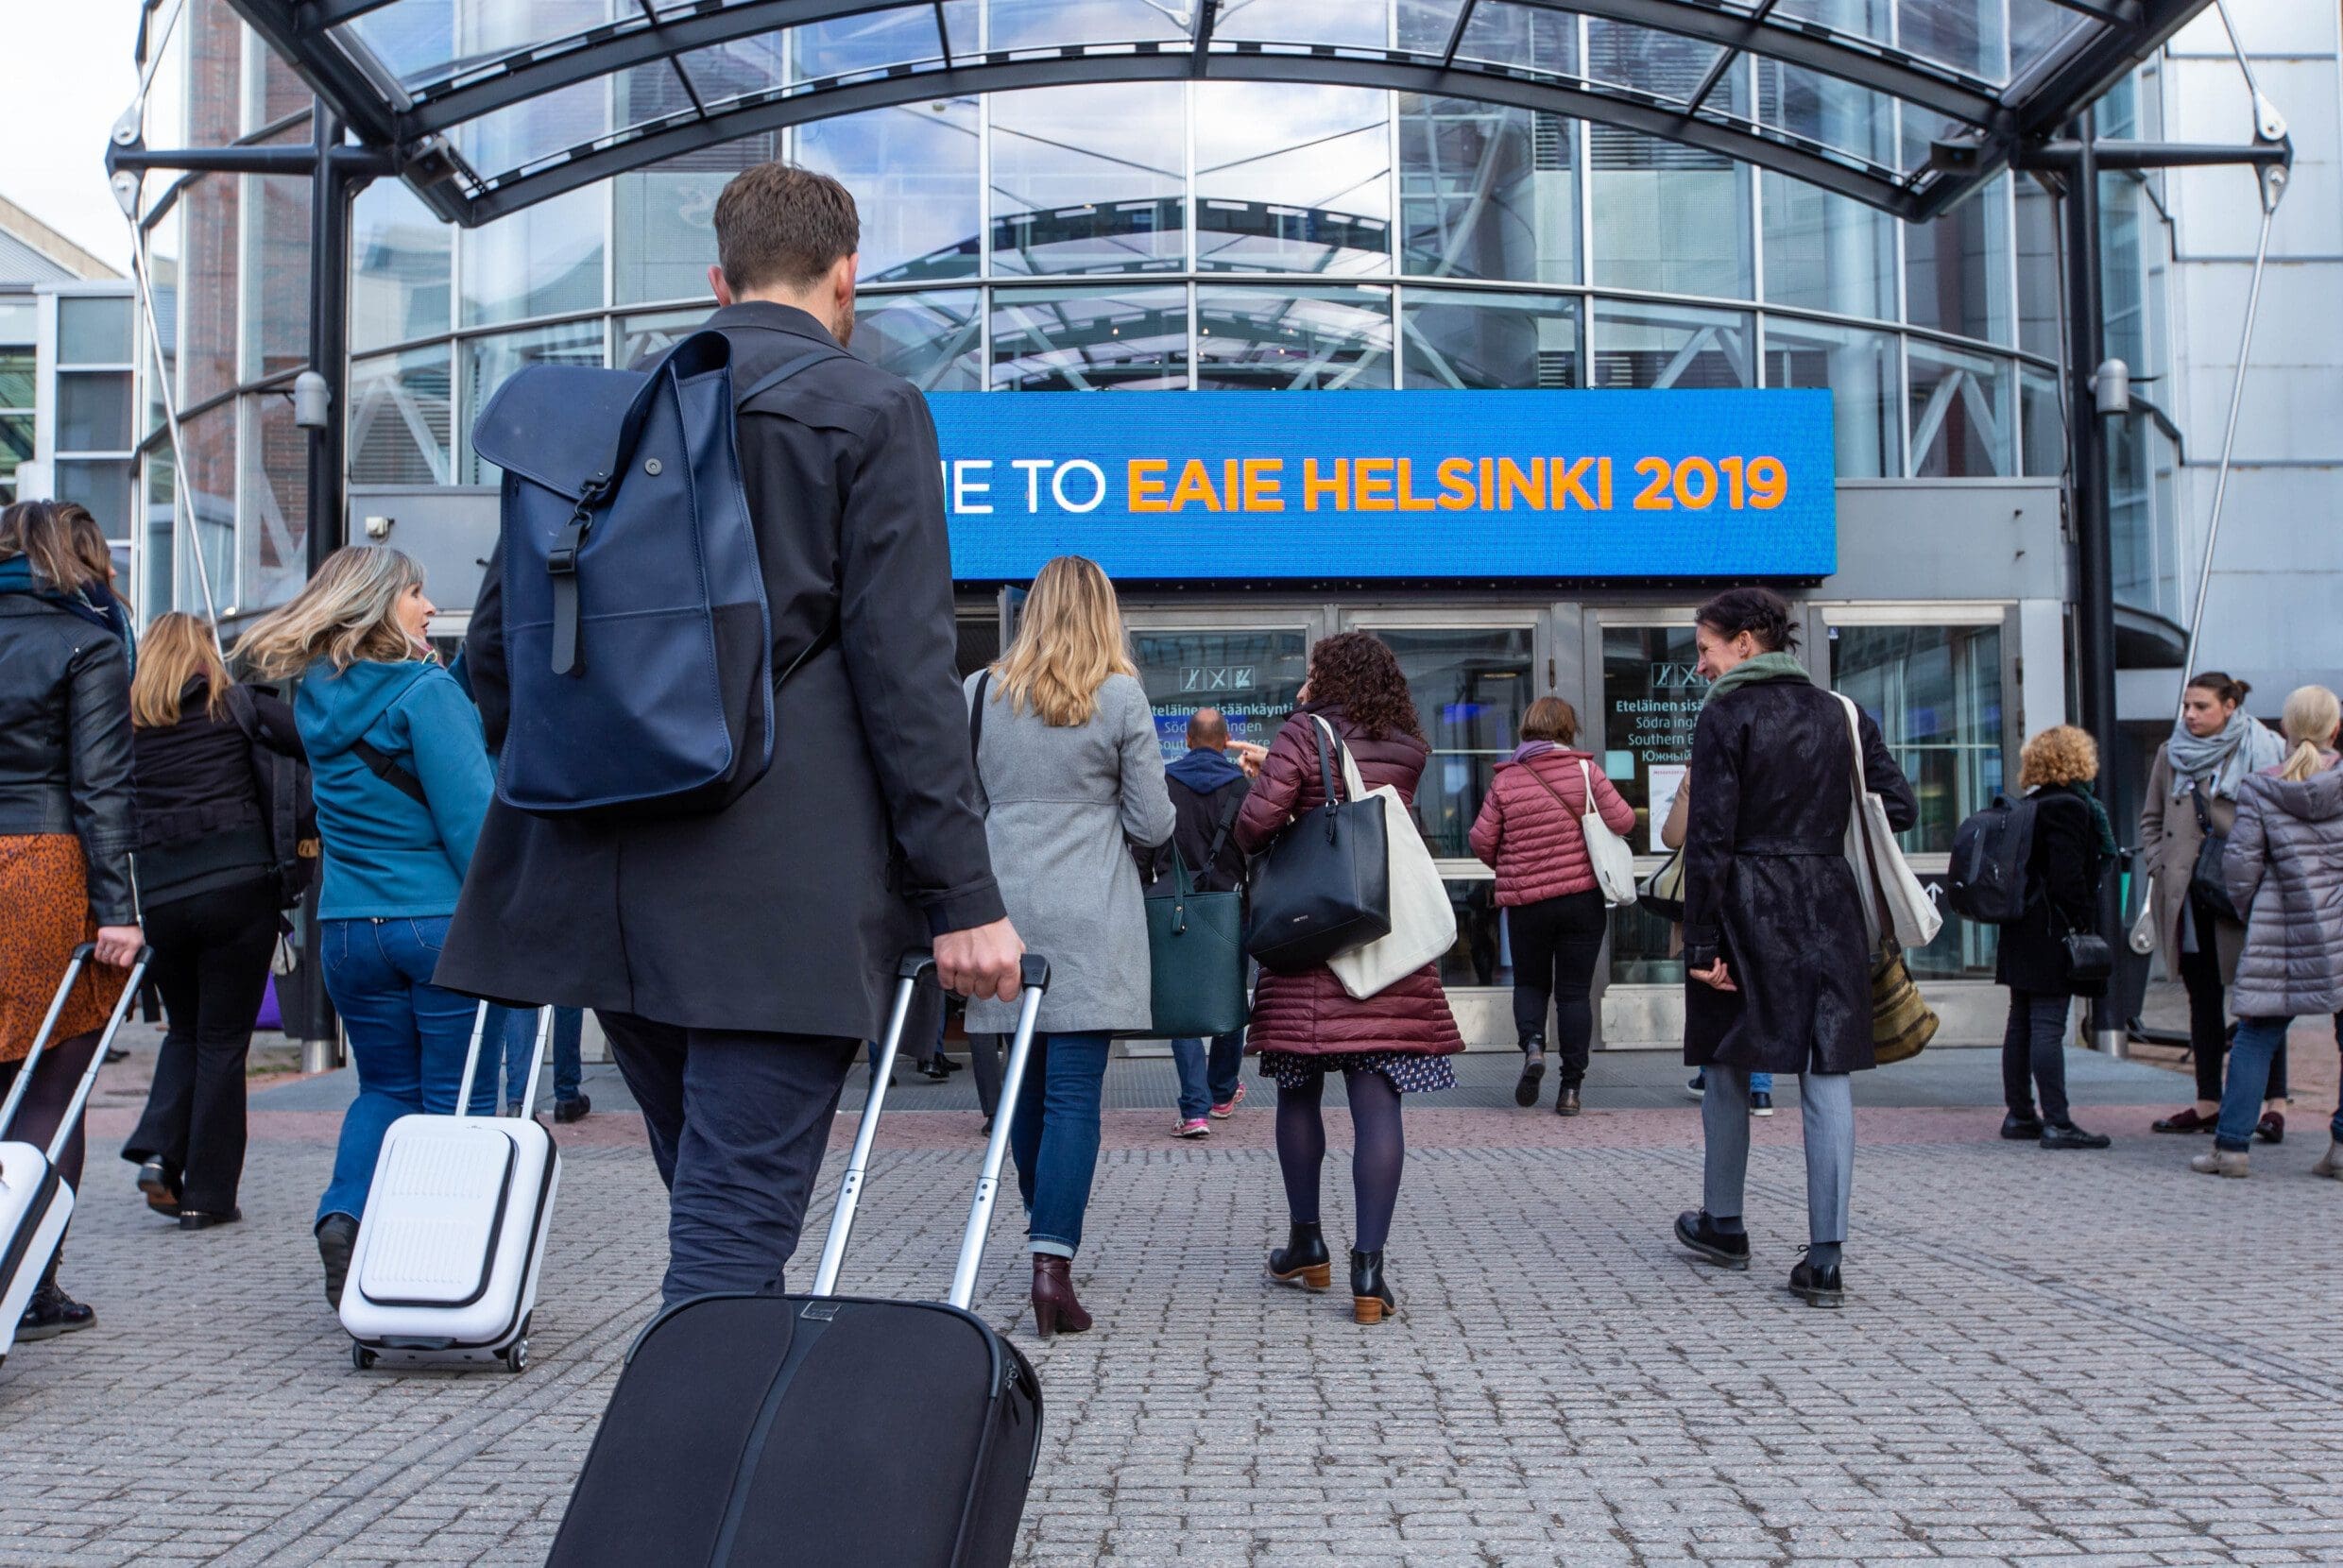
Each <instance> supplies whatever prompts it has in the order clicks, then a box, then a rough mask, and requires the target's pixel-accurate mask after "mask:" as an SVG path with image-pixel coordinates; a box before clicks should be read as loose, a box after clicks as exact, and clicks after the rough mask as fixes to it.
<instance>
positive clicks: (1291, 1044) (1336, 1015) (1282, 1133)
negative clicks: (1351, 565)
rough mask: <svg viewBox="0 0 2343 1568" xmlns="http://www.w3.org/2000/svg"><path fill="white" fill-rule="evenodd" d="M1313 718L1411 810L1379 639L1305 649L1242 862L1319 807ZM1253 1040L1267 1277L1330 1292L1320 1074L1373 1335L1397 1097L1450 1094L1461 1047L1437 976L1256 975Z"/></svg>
mask: <svg viewBox="0 0 2343 1568" xmlns="http://www.w3.org/2000/svg"><path fill="white" fill-rule="evenodd" d="M1322 719H1323V720H1325V723H1326V724H1328V725H1330V726H1331V727H1332V728H1333V730H1334V733H1335V736H1336V738H1337V739H1339V740H1340V741H1342V743H1343V746H1344V747H1345V748H1346V749H1347V750H1348V751H1349V752H1350V754H1351V757H1352V758H1353V759H1354V760H1356V761H1357V762H1358V764H1359V772H1360V776H1361V777H1362V778H1363V779H1364V780H1365V781H1366V785H1367V788H1369V789H1371V790H1373V789H1379V788H1381V787H1382V786H1383V785H1386V784H1388V785H1391V786H1392V787H1393V788H1394V789H1396V790H1397V791H1398V792H1399V793H1400V796H1401V798H1402V799H1404V800H1406V801H1407V802H1408V803H1409V804H1410V805H1411V806H1412V805H1413V804H1414V801H1415V786H1416V780H1417V779H1419V778H1421V777H1422V776H1423V774H1424V764H1425V763H1426V762H1427V761H1428V760H1430V758H1431V747H1430V746H1429V745H1428V744H1426V742H1425V740H1424V731H1423V727H1422V725H1421V724H1419V723H1418V721H1417V719H1416V713H1415V699H1414V698H1413V697H1412V696H1411V695H1410V694H1409V691H1408V681H1407V677H1406V676H1405V675H1403V674H1401V673H1400V671H1399V660H1398V659H1397V658H1396V657H1394V656H1393V654H1392V651H1391V649H1390V648H1389V647H1387V646H1385V645H1384V643H1383V642H1382V640H1381V639H1378V638H1377V637H1376V636H1374V635H1373V634H1372V633H1369V632H1344V633H1343V634H1341V635H1340V636H1338V637H1330V638H1327V639H1325V641H1323V642H1320V643H1319V644H1318V645H1317V646H1316V647H1315V648H1313V649H1311V650H1310V656H1309V679H1308V682H1307V683H1305V684H1304V686H1303V688H1302V706H1301V707H1297V708H1296V709H1294V711H1293V716H1292V717H1291V718H1290V719H1288V720H1287V721H1286V722H1285V724H1284V726H1283V727H1282V728H1280V729H1279V730H1278V731H1277V734H1276V736H1275V738H1274V740H1273V741H1271V742H1270V748H1269V756H1268V757H1267V758H1264V759H1263V760H1262V763H1261V776H1260V778H1259V779H1258V780H1257V782H1256V783H1255V784H1254V786H1253V793H1251V794H1249V795H1247V796H1246V797H1245V803H1244V810H1241V811H1240V812H1239V813H1238V814H1237V842H1238V843H1239V844H1242V845H1243V846H1244V848H1245V849H1246V850H1247V851H1248V852H1250V853H1258V852H1259V851H1261V850H1263V849H1266V848H1267V847H1268V846H1269V844H1270V841H1271V840H1273V839H1274V838H1276V837H1277V835H1278V834H1279V833H1281V832H1283V831H1285V829H1286V827H1287V825H1288V824H1289V823H1291V822H1292V821H1293V820H1294V819H1295V818H1297V817H1299V816H1302V815H1303V814H1305V813H1306V812H1308V811H1310V810H1313V809H1315V808H1317V807H1320V806H1323V805H1325V798H1326V796H1325V784H1324V783H1323V782H1322V776H1321V775H1320V773H1319V769H1318V758H1319V748H1320V746H1321V744H1322V743H1323V732H1322V731H1321V730H1320V729H1319V727H1318V721H1319V720H1322ZM1336 776H1337V777H1338V778H1339V777H1340V776H1341V770H1340V769H1339V768H1337V769H1336ZM1413 827H1414V824H1413V822H1412V821H1410V822H1398V823H1393V824H1392V825H1391V828H1392V830H1393V831H1394V832H1408V831H1411V830H1412V829H1413ZM1252 1039H1253V1043H1254V1044H1255V1045H1257V1046H1258V1047H1259V1048H1260V1051H1261V1072H1262V1074H1263V1076H1265V1077H1268V1078H1272V1079H1274V1080H1275V1081H1276V1083H1277V1168H1278V1170H1279V1171H1280V1172H1281V1173H1282V1174H1283V1175H1284V1177H1285V1184H1286V1208H1287V1210H1288V1214H1289V1218H1290V1219H1291V1221H1292V1231H1291V1235H1290V1236H1289V1237H1288V1238H1287V1241H1286V1244H1285V1245H1284V1246H1283V1247H1280V1248H1278V1249H1276V1250H1275V1251H1274V1252H1272V1253H1270V1254H1269V1274H1270V1278H1272V1279H1274V1280H1276V1281H1277V1282H1279V1283H1280V1284H1284V1285H1300V1286H1303V1287H1307V1288H1308V1289H1311V1290H1324V1289H1325V1288H1326V1287H1327V1286H1328V1285H1330V1284H1332V1283H1333V1260H1332V1258H1331V1257H1329V1256H1328V1254H1327V1253H1326V1242H1325V1234H1324V1232H1323V1231H1322V1229H1321V1227H1320V1222H1319V1212H1318V1168H1319V1167H1320V1166H1321V1165H1322V1164H1324V1163H1325V1155H1326V1130H1325V1120H1324V1118H1323V1117H1322V1116H1320V1114H1319V1102H1320V1099H1321V1098H1322V1097H1323V1096H1324V1094H1325V1079H1326V1074H1328V1073H1330V1072H1340V1073H1341V1074H1342V1075H1343V1094H1344V1096H1345V1097H1346V1098H1347V1099H1349V1101H1350V1119H1351V1133H1352V1138H1353V1148H1352V1150H1351V1185H1352V1190H1353V1193H1354V1195H1355V1207H1356V1211H1357V1212H1356V1214H1355V1215H1354V1216H1353V1219H1352V1223H1353V1224H1354V1226H1355V1227H1356V1236H1354V1238H1353V1240H1354V1245H1353V1246H1352V1248H1351V1254H1350V1293H1351V1310H1352V1314H1353V1316H1354V1317H1355V1318H1356V1319H1357V1321H1360V1322H1362V1323H1379V1322H1381V1321H1383V1320H1384V1319H1386V1318H1389V1317H1391V1316H1393V1315H1394V1314H1395V1313H1397V1311H1398V1310H1399V1298H1398V1296H1397V1294H1396V1293H1395V1292H1394V1290H1393V1289H1392V1287H1391V1282H1390V1281H1389V1279H1388V1278H1386V1277H1385V1273H1384V1269H1383V1243H1384V1241H1385V1240H1386V1239H1387V1238H1388V1237H1389V1236H1390V1235H1391V1222H1392V1213H1393V1211H1394V1209H1396V1208H1397V1207H1398V1204H1399V1176H1400V1172H1401V1170H1402V1168H1403V1167H1405V1166H1406V1164H1407V1157H1408V1145H1407V1137H1406V1134H1405V1133H1404V1131H1403V1130H1402V1128H1401V1126H1400V1116H1399V1097H1400V1096H1401V1095H1402V1094H1410V1093H1418V1092H1423V1091H1426V1090H1436V1089H1446V1088H1452V1087H1454V1086H1455V1083H1456V1074H1455V1072H1454V1071H1453V1070H1452V1069H1451V1068H1450V1067H1449V1065H1448V1063H1447V1061H1446V1060H1445V1059H1446V1058H1447V1057H1449V1056H1451V1055H1453V1054H1455V1053H1456V1052H1457V1051H1460V1050H1462V1049H1463V1048H1464V1041H1463V1039H1462V1036H1461V1035H1459V1034H1458V1033H1457V1028H1456V1020H1455V1018H1453V1017H1452V1016H1450V1015H1449V1013H1448V998H1447V995H1446V993H1445V992H1444V991H1442V990H1441V988H1440V975H1439V972H1438V970H1437V969H1435V968H1434V967H1433V966H1432V965H1431V964H1426V965H1425V966H1424V967H1423V968H1421V969H1418V970H1416V971H1415V972H1414V973H1413V974H1411V975H1409V976H1408V977H1407V978H1405V979H1404V980H1399V981H1398V982H1397V983H1396V984H1394V985H1392V986H1390V987H1388V988H1387V989H1385V990H1382V991H1378V992H1377V993H1376V994H1375V995H1374V996H1372V997H1365V998H1354V997H1352V996H1351V995H1350V993H1348V992H1347V991H1344V990H1343V982H1342V981H1341V980H1337V979H1336V978H1335V975H1334V971H1333V970H1332V969H1329V968H1328V967H1326V966H1325V964H1323V963H1321V964H1317V965H1315V966H1313V967H1311V968H1308V969H1303V970H1300V971H1297V972H1295V973H1291V974H1283V975H1279V974H1272V973H1270V972H1269V971H1268V970H1263V971H1262V972H1261V980H1260V985H1259V986H1258V988H1257V990H1256V991H1255V992H1254V997H1253V1033H1252Z"/></svg>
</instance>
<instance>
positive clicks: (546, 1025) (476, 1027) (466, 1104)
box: [455, 1001, 554, 1121]
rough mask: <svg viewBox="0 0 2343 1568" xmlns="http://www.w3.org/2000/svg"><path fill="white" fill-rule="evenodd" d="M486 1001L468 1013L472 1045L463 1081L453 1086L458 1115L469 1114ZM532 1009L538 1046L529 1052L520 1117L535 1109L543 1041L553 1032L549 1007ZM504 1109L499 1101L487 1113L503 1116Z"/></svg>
mask: <svg viewBox="0 0 2343 1568" xmlns="http://www.w3.org/2000/svg"><path fill="white" fill-rule="evenodd" d="M489 1005H490V1004H488V1003H487V1002H485V1001H484V1002H482V1003H481V1004H480V1007H479V1011H477V1012H475V1013H474V1014H472V1015H471V1048H470V1049H468V1050H467V1051H465V1052H464V1081H463V1082H461V1083H460V1084H458V1085H457V1086H456V1090H455V1114H456V1115H457V1116H470V1114H471V1110H470V1106H471V1080H472V1074H473V1072H474V1071H475V1070H476V1069H477V1068H478V1066H479V1064H480V1037H481V1035H483V1034H484V1033H486V1032H487V1027H488V1007H489ZM505 1011H507V1012H511V1011H513V1009H510V1008H507V1009H506V1010H505ZM533 1011H534V1012H535V1013H536V1014H537V1047H536V1048H535V1049H533V1050H531V1051H530V1052H529V1079H528V1084H527V1086H526V1087H525V1088H523V1089H522V1091H521V1119H522V1121H526V1120H528V1119H529V1117H530V1116H532V1115H533V1114H534V1113H535V1112H536V1110H537V1075H538V1072H539V1069H540V1068H541V1067H543V1066H544V1065H545V1043H546V1042H547V1041H548V1040H550V1039H552V1038H553V1033H554V1010H553V1009H552V1008H551V1007H540V1008H536V1009H534V1010H533ZM500 1055H501V1050H500ZM504 1109H505V1108H504V1107H503V1106H501V1105H500V1106H498V1107H497V1108H496V1109H495V1110H493V1111H491V1112H489V1113H488V1114H489V1115H490V1116H502V1115H504Z"/></svg>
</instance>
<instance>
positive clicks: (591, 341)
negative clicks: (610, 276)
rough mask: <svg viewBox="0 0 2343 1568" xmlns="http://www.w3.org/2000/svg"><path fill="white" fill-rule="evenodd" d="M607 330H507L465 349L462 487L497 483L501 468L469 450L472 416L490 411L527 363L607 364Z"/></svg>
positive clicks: (593, 326) (582, 326)
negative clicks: (492, 401)
mask: <svg viewBox="0 0 2343 1568" xmlns="http://www.w3.org/2000/svg"><path fill="white" fill-rule="evenodd" d="M603 351H604V350H603V327H602V323H601V322H599V321H585V322H573V323H571V324H570V325H567V326H561V327H539V328H537V329H536V330H535V331H532V332H506V333H505V334H504V335H502V336H500V337H480V338H473V339H472V340H470V342H468V343H466V344H465V345H464V346H463V349H462V353H463V381H464V412H465V416H466V418H465V419H464V421H463V424H462V425H461V426H460V427H459V433H460V435H461V440H462V446H461V456H460V457H459V459H458V462H457V468H458V469H460V470H461V472H462V475H463V477H462V478H461V479H459V480H458V481H457V483H458V484H463V485H493V484H495V483H496V482H497V475H498V473H499V471H500V470H499V469H497V468H496V467H495V466H494V465H492V464H488V463H484V462H482V461H481V459H480V455H479V453H477V452H473V451H472V450H471V429H470V426H471V422H472V417H473V416H476V415H477V414H478V413H479V411H480V410H481V409H483V408H486V407H487V403H488V400H489V399H490V398H492V397H494V396H495V395H496V389H497V388H498V387H500V386H502V385H504V384H505V381H506V380H507V379H508V378H509V377H510V376H511V375H512V373H513V372H514V371H516V370H518V369H520V368H521V367H522V366H524V365H592V366H599V365H601V364H602V363H603Z"/></svg>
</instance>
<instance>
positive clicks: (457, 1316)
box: [341, 1003, 561, 1372]
mask: <svg viewBox="0 0 2343 1568" xmlns="http://www.w3.org/2000/svg"><path fill="white" fill-rule="evenodd" d="M552 1020H553V1011H552V1009H550V1008H543V1009H539V1014H538V1031H537V1055H538V1058H539V1059H541V1058H542V1056H543V1053H544V1050H545V1043H546V1039H547V1037H548V1035H549V1034H550V1033H551V1031H552ZM486 1021H487V1005H486V1004H485V1003H484V1004H482V1007H481V1010H480V1013H479V1014H478V1015H477V1016H476V1017H475V1018H474V1021H473V1024H472V1041H471V1051H470V1057H469V1058H468V1059H467V1061H466V1062H465V1065H464V1079H463V1086H462V1088H461V1089H460V1090H459V1091H458V1093H457V1097H456V1103H457V1104H458V1105H459V1106H460V1105H466V1104H469V1103H470V1099H471V1080H472V1074H473V1071H474V1068H475V1067H476V1065H477V1064H478V1059H479V1055H480V1036H481V1031H482V1028H483V1026H484V1025H485V1023H486ZM538 1065H539V1061H538V1060H532V1061H531V1063H530V1065H529V1081H528V1088H527V1089H526V1090H525V1091H524V1092H523V1095H522V1106H523V1108H524V1111H525V1109H526V1108H527V1107H528V1106H529V1105H531V1104H532V1103H533V1101H534V1100H535V1098H536V1093H537V1078H538ZM560 1182H561V1156H560V1152H559V1150H556V1147H555V1145H554V1140H553V1134H552V1133H548V1132H547V1131H546V1130H545V1128H544V1127H543V1125H542V1124H540V1123H539V1122H538V1121H536V1120H535V1119H533V1118H532V1117H530V1116H527V1115H525V1114H524V1115H522V1116H466V1115H456V1116H401V1117H400V1118H399V1119H398V1120H397V1121H394V1122H392V1123H391V1124H390V1130H389V1132H387V1133H385V1134H384V1137H383V1151H382V1154H381V1156H380V1158H378V1159H377V1160H376V1162H375V1166H374V1185H373V1186H372V1187H371V1188H370V1189H369V1190H368V1194H367V1205H366V1213H365V1215H364V1216H363V1217H362V1218H361V1219H359V1222H358V1242H357V1246H356V1249H355V1250H354V1251H353V1252H352V1253H351V1263H350V1278H349V1281H348V1283H347V1284H346V1285H345V1286H344V1287H343V1290H342V1307H341V1315H342V1326H343V1327H344V1328H345V1329H347V1330H349V1332H350V1337H351V1340H352V1341H353V1343H352V1345H351V1361H352V1363H353V1364H355V1365H356V1366H357V1367H359V1368H360V1369H361V1370H363V1369H365V1368H368V1367H371V1366H373V1365H374V1364H375V1363H376V1362H377V1361H378V1360H388V1361H396V1362H400V1363H402V1364H407V1365H422V1366H462V1365H465V1364H467V1363H471V1364H487V1363H489V1362H502V1363H503V1364H504V1366H505V1369H506V1370H507V1371H509V1372H519V1371H521V1370H522V1368H523V1367H525V1366H527V1365H528V1353H529V1346H528V1334H529V1317H530V1314H531V1313H532V1312H533V1311H534V1310H535V1308H536V1306H537V1285H538V1274H539V1270H540V1269H542V1267H543V1265H544V1260H545V1238H546V1236H547V1233H548V1232H549V1231H550V1229H551V1221H552V1219H553V1207H554V1195H555V1192H556V1189H557V1188H558V1187H559V1185H560Z"/></svg>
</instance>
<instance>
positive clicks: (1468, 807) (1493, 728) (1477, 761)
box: [1375, 626, 1535, 858]
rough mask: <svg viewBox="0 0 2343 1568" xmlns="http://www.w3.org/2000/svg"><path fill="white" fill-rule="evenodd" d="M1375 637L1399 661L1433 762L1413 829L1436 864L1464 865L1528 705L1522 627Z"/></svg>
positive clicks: (1419, 792) (1525, 630)
mask: <svg viewBox="0 0 2343 1568" xmlns="http://www.w3.org/2000/svg"><path fill="white" fill-rule="evenodd" d="M1375 635H1376V636H1377V637H1379V638H1381V639H1383V640H1384V641H1385V642H1386V643H1388V644H1390V645H1391V651H1392V652H1393V653H1394V654H1396V655H1398V656H1399V668H1400V670H1401V671H1402V672H1403V673H1406V675H1407V677H1408V690H1409V691H1410V693H1411V695H1413V697H1414V698H1415V711H1416V718H1417V722H1418V723H1420V724H1422V725H1423V726H1424V738H1425V739H1426V740H1428V741H1430V742H1431V743H1432V758H1431V761H1430V762H1429V763H1428V764H1427V765H1426V766H1425V769H1424V776H1423V779H1422V781H1421V782H1419V783H1418V784H1417V785H1416V788H1415V820H1416V826H1417V827H1418V828H1419V829H1421V831H1422V832H1423V834H1424V839H1425V842H1426V843H1428V844H1430V845H1431V850H1432V853H1433V854H1435V855H1440V856H1453V857H1459V858H1464V857H1469V856H1470V855H1471V854H1472V847H1471V845H1470V844H1468V843H1467V842H1466V835H1467V834H1469V833H1470V832H1471V831H1472V826H1473V819H1474V818H1475V817H1477V816H1479V814H1480V801H1481V797H1482V796H1483V795H1485V794H1487V793H1489V780H1490V778H1491V777H1492V776H1493V775H1495V774H1496V765H1497V764H1498V763H1499V762H1502V761H1504V760H1505V758H1507V757H1508V756H1510V755H1512V753H1513V749H1514V743H1515V742H1516V741H1518V740H1519V738H1520V732H1521V715H1522V714H1523V713H1524V712H1525V711H1527V709H1528V708H1529V706H1530V700H1531V697H1532V696H1533V695H1535V693H1534V692H1533V691H1532V690H1531V673H1530V656H1531V642H1532V640H1533V639H1532V636H1531V630H1530V628H1529V627H1527V626H1511V627H1497V626H1491V627H1460V628H1459V629H1457V630H1455V631H1399V630H1384V629H1381V628H1377V629H1376V632H1375Z"/></svg>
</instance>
